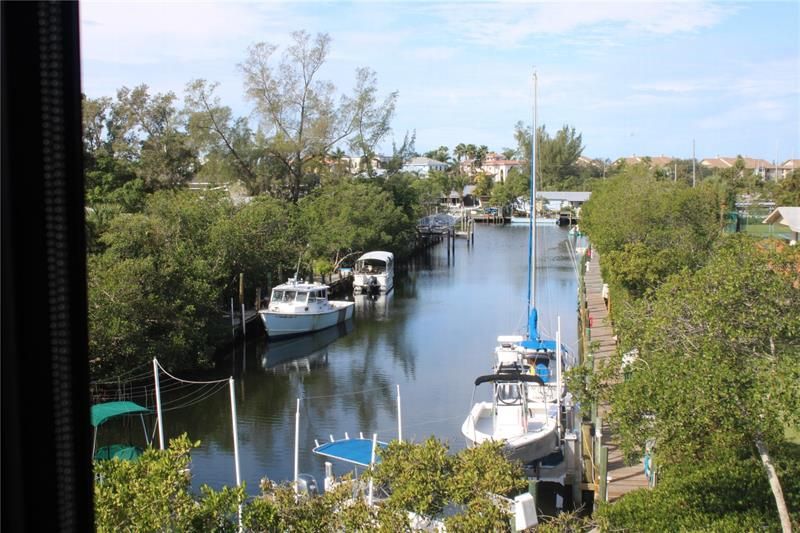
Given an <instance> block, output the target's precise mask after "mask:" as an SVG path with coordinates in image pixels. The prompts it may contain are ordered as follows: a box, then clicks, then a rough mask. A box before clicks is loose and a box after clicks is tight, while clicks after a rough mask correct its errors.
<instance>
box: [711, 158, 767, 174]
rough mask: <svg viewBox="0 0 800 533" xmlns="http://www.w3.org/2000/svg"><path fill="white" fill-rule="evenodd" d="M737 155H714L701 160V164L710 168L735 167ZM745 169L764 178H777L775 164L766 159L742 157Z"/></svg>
mask: <svg viewBox="0 0 800 533" xmlns="http://www.w3.org/2000/svg"><path fill="white" fill-rule="evenodd" d="M736 159H737V158H736V157H719V156H717V157H712V158H708V159H703V160H702V161H700V165H701V166H703V167H706V168H710V169H726V168H733V166H734V165H735V164H736ZM742 160H743V161H744V168H745V170H749V171H750V172H751V173H753V174H757V175H759V176H761V177H762V178H763V179H775V177H776V176H775V165H774V164H772V163H770V162H769V161H767V160H765V159H755V158H753V157H742Z"/></svg>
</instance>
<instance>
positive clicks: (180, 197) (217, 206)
mask: <svg viewBox="0 0 800 533" xmlns="http://www.w3.org/2000/svg"><path fill="white" fill-rule="evenodd" d="M230 209H231V206H230V202H229V201H228V200H227V199H226V198H224V197H223V196H221V195H214V194H210V193H209V194H206V195H203V196H201V195H198V194H195V193H192V192H190V191H183V192H172V191H161V192H159V193H157V194H154V195H151V196H150V197H149V198H148V201H147V203H146V206H145V209H144V211H143V212H142V213H137V214H124V215H120V216H117V217H116V218H114V219H113V220H112V221H111V222H110V224H109V228H108V230H107V231H106V232H105V233H104V234H103V235H102V237H101V239H100V240H101V242H102V244H103V245H104V246H105V250H104V251H103V252H102V253H100V254H96V255H92V256H90V257H89V261H88V272H89V275H88V282H89V287H88V289H89V354H90V360H91V361H92V363H93V365H92V372H93V374H94V375H95V376H103V375H107V374H109V373H111V372H115V371H116V372H119V371H123V370H127V369H129V368H132V367H135V366H137V365H139V364H143V363H145V362H147V361H149V360H151V359H152V358H153V357H154V356H158V357H159V358H160V359H161V360H162V362H163V363H164V364H165V365H168V366H170V367H175V366H177V367H184V368H185V367H189V366H196V365H197V364H203V363H204V362H205V361H207V359H208V357H209V356H210V349H213V343H211V342H210V339H211V338H212V337H213V335H212V333H213V325H214V324H215V323H216V321H215V319H216V317H217V315H218V314H219V313H218V307H219V301H220V297H219V296H220V290H221V288H222V287H224V281H223V280H225V278H226V276H227V271H226V270H225V269H224V265H223V264H222V262H221V261H220V259H221V257H220V256H221V254H220V253H219V252H218V251H215V250H213V249H212V247H211V246H210V243H209V238H208V236H209V233H210V232H211V228H212V227H213V225H214V224H215V223H217V221H219V220H220V219H222V218H224V217H226V216H228V214H229V213H230Z"/></svg>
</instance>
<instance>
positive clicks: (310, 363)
mask: <svg viewBox="0 0 800 533" xmlns="http://www.w3.org/2000/svg"><path fill="white" fill-rule="evenodd" d="M351 331H353V321H352V320H347V321H345V322H343V323H340V324H337V325H336V326H334V327H332V328H327V329H324V330H322V331H317V332H315V333H312V334H311V335H302V336H299V337H295V338H292V339H287V340H282V341H277V342H268V343H266V344H265V345H264V351H263V353H262V355H261V366H262V367H263V368H264V370H266V371H267V372H272V373H275V374H286V373H289V372H298V371H305V372H311V370H312V368H318V367H322V366H327V364H328V350H327V349H326V348H327V346H328V345H329V344H330V343H332V342H333V341H335V340H336V339H338V338H340V337H343V336H345V335H347V334H348V333H350V332H351Z"/></svg>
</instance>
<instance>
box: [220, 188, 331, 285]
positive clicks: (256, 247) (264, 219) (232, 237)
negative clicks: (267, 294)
mask: <svg viewBox="0 0 800 533" xmlns="http://www.w3.org/2000/svg"><path fill="white" fill-rule="evenodd" d="M208 240H209V243H208V249H209V253H211V254H213V256H214V258H215V262H216V263H217V264H219V266H220V268H221V269H222V272H224V273H225V278H226V279H225V282H226V283H231V282H232V281H233V283H232V284H231V285H229V286H228V288H229V294H235V293H238V283H239V282H238V274H239V273H243V274H244V279H245V294H246V295H251V294H253V291H254V290H255V288H256V287H261V288H265V287H266V285H267V280H269V279H272V280H273V284H274V285H277V284H278V283H283V282H284V281H286V280H283V279H278V273H279V272H280V271H282V272H294V268H295V265H296V263H297V258H298V256H299V255H300V252H301V251H302V250H303V248H304V244H305V243H304V234H303V230H302V227H301V226H300V223H299V210H298V209H297V206H296V205H294V204H292V203H291V202H288V201H286V200H280V199H276V198H270V197H268V196H258V197H256V198H254V199H253V201H252V202H249V203H247V204H245V205H243V206H241V207H239V208H238V209H237V210H235V212H234V213H233V215H232V216H222V217H219V218H217V219H216V220H215V222H214V223H213V225H212V226H211V227H210V228H209V230H208ZM315 271H317V272H319V270H317V269H316V268H315ZM234 278H236V279H234ZM218 300H219V298H217V299H216V301H218Z"/></svg>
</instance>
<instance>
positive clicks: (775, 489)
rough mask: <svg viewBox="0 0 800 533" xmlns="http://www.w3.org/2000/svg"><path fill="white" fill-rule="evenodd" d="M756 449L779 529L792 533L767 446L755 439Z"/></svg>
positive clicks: (779, 483)
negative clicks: (765, 475)
mask: <svg viewBox="0 0 800 533" xmlns="http://www.w3.org/2000/svg"><path fill="white" fill-rule="evenodd" d="M756 448H757V449H758V454H759V455H760V456H761V462H762V463H764V469H765V470H766V471H767V479H768V480H769V486H770V488H771V489H772V495H773V496H774V497H775V505H777V506H778V515H779V516H780V518H781V528H782V529H783V533H792V522H791V520H790V519H789V509H788V508H787V507H786V500H784V499H783V490H782V489H781V482H780V480H779V479H778V474H777V473H776V472H775V467H774V466H773V465H772V460H771V459H770V457H769V452H768V451H767V446H766V444H764V441H762V440H761V439H756Z"/></svg>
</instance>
